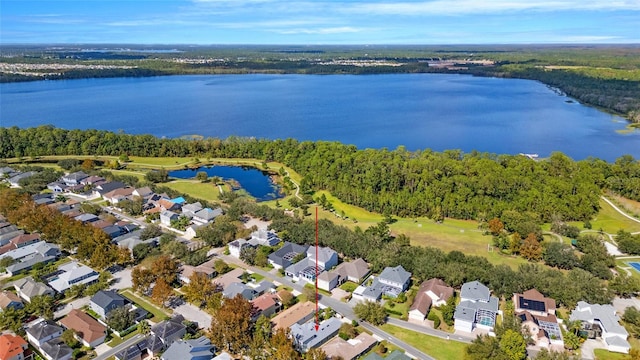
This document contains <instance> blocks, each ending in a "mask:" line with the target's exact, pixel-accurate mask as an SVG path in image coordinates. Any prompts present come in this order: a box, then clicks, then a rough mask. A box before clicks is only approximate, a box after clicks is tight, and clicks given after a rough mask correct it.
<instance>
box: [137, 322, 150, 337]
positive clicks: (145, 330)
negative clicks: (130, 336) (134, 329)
mask: <svg viewBox="0 0 640 360" xmlns="http://www.w3.org/2000/svg"><path fill="white" fill-rule="evenodd" d="M138 332H139V333H140V334H142V335H149V334H150V333H151V326H149V323H148V322H147V320H144V319H143V320H141V321H140V322H139V323H138Z"/></svg>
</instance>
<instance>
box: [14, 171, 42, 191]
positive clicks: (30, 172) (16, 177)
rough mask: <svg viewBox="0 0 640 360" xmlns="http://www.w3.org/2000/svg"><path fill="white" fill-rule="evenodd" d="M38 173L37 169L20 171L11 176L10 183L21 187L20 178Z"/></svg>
mask: <svg viewBox="0 0 640 360" xmlns="http://www.w3.org/2000/svg"><path fill="white" fill-rule="evenodd" d="M35 174H37V172H35V171H27V172H24V173H18V174H16V175H14V176H12V177H10V178H9V180H8V181H9V185H11V187H14V188H16V187H20V180H22V179H26V178H30V177H32V176H33V175H35Z"/></svg>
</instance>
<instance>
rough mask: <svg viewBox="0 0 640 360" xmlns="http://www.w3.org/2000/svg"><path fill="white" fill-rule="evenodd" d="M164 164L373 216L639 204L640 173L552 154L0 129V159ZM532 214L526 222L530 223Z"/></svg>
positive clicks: (545, 216)
mask: <svg viewBox="0 0 640 360" xmlns="http://www.w3.org/2000/svg"><path fill="white" fill-rule="evenodd" d="M122 154H127V155H129V156H131V155H135V156H151V157H154V156H174V157H178V156H179V157H192V156H193V157H199V158H214V157H225V158H255V159H261V160H265V161H278V162H282V163H284V164H286V165H287V166H290V167H291V168H293V169H294V170H295V171H297V172H298V173H300V174H301V175H303V176H304V178H303V179H302V181H301V188H302V191H303V192H305V193H311V192H313V191H314V190H320V189H326V190H329V191H331V192H332V193H333V194H335V195H336V196H337V197H338V198H340V199H341V200H342V201H345V202H347V203H349V204H354V205H357V206H360V207H363V208H365V209H367V210H370V211H375V212H379V213H390V214H395V215H399V216H403V217H418V216H428V217H431V218H434V219H436V220H442V219H444V218H445V217H452V218H460V219H477V220H481V221H486V220H488V219H491V218H493V217H498V218H500V217H501V215H502V214H503V213H504V212H505V211H508V210H515V211H518V212H521V213H528V214H530V217H533V218H536V219H537V220H539V221H548V220H550V219H551V218H552V216H558V217H560V218H561V219H563V220H564V221H569V220H587V219H589V218H590V217H591V216H593V215H594V214H596V213H597V211H598V208H599V196H600V194H601V192H602V191H601V189H603V188H610V189H611V190H613V191H615V192H617V193H619V194H621V195H624V196H627V197H629V198H632V199H636V200H640V190H639V189H640V188H639V187H638V186H637V184H638V181H639V180H638V179H640V163H638V162H637V161H635V160H634V159H633V158H632V157H631V156H624V157H621V158H620V159H618V160H617V161H616V162H615V163H614V164H609V163H607V162H605V161H603V160H599V159H593V158H590V159H587V160H582V161H577V162H576V161H573V160H571V159H570V158H568V157H567V156H565V155H563V154H561V153H554V154H552V156H551V157H550V158H549V159H546V160H544V161H533V160H530V159H528V158H526V157H523V156H512V155H495V154H487V153H478V152H472V153H468V154H464V153H462V152H461V151H459V150H448V151H444V152H441V153H438V152H433V151H430V150H424V151H415V152H410V151H407V150H405V149H404V148H402V147H399V148H398V149H396V150H387V149H381V150H375V149H366V150H358V149H357V148H356V147H355V146H352V145H343V144H340V143H337V142H310V141H305V142H299V141H296V140H293V139H286V140H263V139H246V138H228V139H226V140H220V139H205V140H183V139H159V138H156V137H154V136H151V135H128V134H116V133H113V132H109V131H103V130H63V129H57V128H54V127H52V126H41V127H38V128H28V129H19V128H17V127H12V128H0V156H1V157H3V158H11V157H23V156H30V157H37V156H42V155H87V156H94V155H111V156H120V155H122ZM531 214H532V215H531Z"/></svg>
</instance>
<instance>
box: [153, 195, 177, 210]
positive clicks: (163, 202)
mask: <svg viewBox="0 0 640 360" xmlns="http://www.w3.org/2000/svg"><path fill="white" fill-rule="evenodd" d="M157 205H158V206H159V207H160V209H162V210H168V211H178V210H180V208H181V206H180V204H178V203H175V202H173V201H171V200H167V199H165V198H161V199H160V200H158V202H157Z"/></svg>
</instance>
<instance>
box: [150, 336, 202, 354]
mask: <svg viewBox="0 0 640 360" xmlns="http://www.w3.org/2000/svg"><path fill="white" fill-rule="evenodd" d="M212 348H213V345H211V341H209V339H207V338H206V337H204V336H201V337H199V338H197V339H193V340H177V341H175V342H174V343H173V344H171V346H169V348H168V349H167V351H165V352H164V354H162V357H161V359H162V360H211V359H212V358H213V353H212V352H211V349H212Z"/></svg>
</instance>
